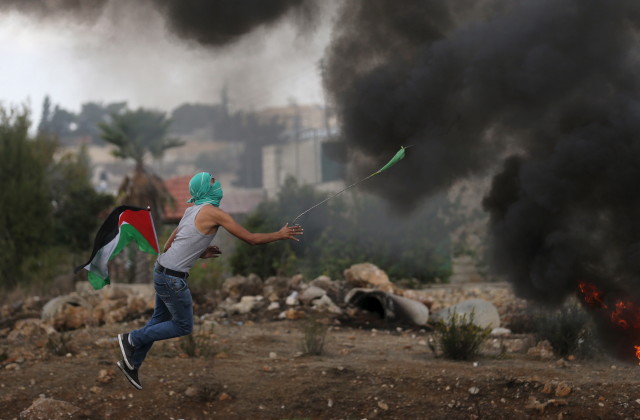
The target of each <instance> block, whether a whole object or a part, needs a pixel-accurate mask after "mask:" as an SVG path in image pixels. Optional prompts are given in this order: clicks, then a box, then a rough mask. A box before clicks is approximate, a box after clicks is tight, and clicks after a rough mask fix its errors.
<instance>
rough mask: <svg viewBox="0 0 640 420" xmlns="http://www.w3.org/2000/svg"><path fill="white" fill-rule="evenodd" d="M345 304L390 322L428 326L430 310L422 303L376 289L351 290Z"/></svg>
mask: <svg viewBox="0 0 640 420" xmlns="http://www.w3.org/2000/svg"><path fill="white" fill-rule="evenodd" d="M345 302H346V303H348V304H351V305H353V306H355V307H357V308H360V309H364V310H367V311H369V312H374V313H378V314H379V315H380V317H381V318H383V319H386V320H388V321H390V322H401V323H407V324H413V325H426V324H427V322H428V321H429V308H427V307H426V306H425V305H424V304H422V303H421V302H418V301H415V300H411V299H407V298H405V297H402V296H398V295H394V294H392V293H386V292H383V291H381V290H374V289H361V288H355V289H351V291H349V293H348V294H347V296H346V297H345Z"/></svg>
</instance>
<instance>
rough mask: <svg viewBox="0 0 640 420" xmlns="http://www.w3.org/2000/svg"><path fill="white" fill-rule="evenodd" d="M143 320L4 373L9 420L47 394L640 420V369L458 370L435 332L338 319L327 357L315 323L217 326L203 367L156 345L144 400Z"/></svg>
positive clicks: (270, 409)
mask: <svg viewBox="0 0 640 420" xmlns="http://www.w3.org/2000/svg"><path fill="white" fill-rule="evenodd" d="M143 322H144V320H143V318H141V319H139V320H136V321H133V322H129V323H128V324H115V325H109V326H102V327H95V328H86V329H80V330H75V331H71V332H69V333H67V336H66V343H65V345H66V347H67V349H68V350H69V354H67V355H63V356H56V355H53V354H51V352H47V353H44V356H43V358H42V359H40V360H32V359H30V358H26V359H25V360H24V361H22V362H21V361H18V363H15V362H14V363H9V362H11V360H9V361H5V362H4V363H3V364H0V367H1V368H0V419H14V418H20V413H21V412H23V411H24V410H25V409H27V408H28V407H29V406H30V405H31V404H32V402H33V401H34V400H36V399H37V398H38V397H39V396H45V397H47V398H53V399H56V400H62V401H66V402H68V403H71V404H73V405H75V406H77V407H79V408H80V411H79V412H78V413H77V414H76V415H75V416H74V417H73V418H89V419H525V418H545V419H640V367H638V366H635V365H630V364H622V363H621V362H617V361H613V360H609V359H602V360H599V361H588V362H585V361H579V360H575V361H564V360H560V361H558V360H556V359H551V360H546V361H544V360H540V359H539V358H534V357H532V356H527V355H526V354H525V353H522V352H507V353H506V354H504V353H503V354H501V353H500V352H499V351H492V350H491V349H485V351H484V353H483V355H482V356H481V357H479V358H478V359H477V360H475V361H469V362H454V361H449V360H445V359H443V358H440V357H436V356H435V355H434V353H433V352H432V350H431V349H430V348H429V346H428V345H427V343H428V342H429V338H430V336H431V334H432V332H431V331H426V330H420V329H401V330H399V329H398V328H396V327H392V326H388V327H387V328H384V327H379V328H371V326H369V327H367V328H362V327H358V326H354V325H350V326H347V325H344V324H342V325H339V324H338V323H337V322H336V321H335V320H331V321H330V324H331V325H330V327H329V330H328V332H327V336H326V342H325V346H324V353H323V354H322V355H320V356H302V355H300V349H301V344H302V341H303V332H304V330H305V329H306V325H308V321H305V320H285V321H254V322H251V321H244V322H242V321H237V320H236V321H234V320H228V321H225V322H222V323H215V324H213V323H210V324H209V325H212V326H213V327H212V328H213V329H212V330H211V332H210V333H208V334H207V335H206V336H205V335H202V334H203V327H200V329H198V328H196V331H195V334H196V335H194V336H195V337H196V340H195V343H197V344H196V346H195V347H196V348H197V349H198V351H199V352H200V353H201V355H200V356H199V357H186V355H185V354H184V351H185V349H186V347H184V346H185V345H186V343H187V341H182V342H181V341H180V340H184V338H183V339H174V340H168V341H166V342H163V343H156V345H155V346H154V348H152V349H151V352H150V353H149V356H148V358H147V362H146V363H145V365H143V367H142V368H141V370H140V379H141V382H142V385H143V387H144V388H143V389H142V390H136V389H134V388H133V387H132V386H131V385H130V384H129V383H128V382H127V381H126V379H125V378H124V377H123V376H122V375H121V373H120V371H119V370H118V369H117V367H116V366H115V362H116V361H117V360H118V359H119V350H118V347H117V342H116V340H115V338H114V337H115V336H116V335H117V333H118V332H123V331H127V330H129V329H133V328H138V327H139V326H141V325H142V323H143ZM506 340H511V339H506ZM520 340H522V337H521V338H520ZM0 344H1V343H0ZM492 348H495V346H493V347H492ZM20 362H21V363H20ZM9 364H11V366H9ZM556 393H557V395H556Z"/></svg>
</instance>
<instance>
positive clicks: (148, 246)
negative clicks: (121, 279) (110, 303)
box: [75, 206, 158, 289]
mask: <svg viewBox="0 0 640 420" xmlns="http://www.w3.org/2000/svg"><path fill="white" fill-rule="evenodd" d="M131 241H135V243H136V245H138V249H139V250H140V251H144V252H147V253H149V254H155V255H157V254H158V238H157V237H156V230H155V229H154V226H153V219H152V218H151V211H150V210H148V209H141V208H139V207H131V206H120V207H116V208H115V209H114V210H113V211H112V212H111V214H110V215H109V216H108V217H107V220H105V221H104V224H103V225H102V227H100V230H98V233H97V234H96V239H95V241H94V243H93V252H92V253H91V258H89V261H87V263H86V264H83V265H81V266H79V267H77V268H76V269H75V272H76V273H77V272H78V271H80V270H82V269H83V268H84V269H85V270H87V271H88V272H89V282H90V283H91V285H92V286H93V288H94V289H102V288H103V287H104V286H105V285H107V284H109V283H110V280H109V272H108V269H107V263H108V262H109V261H111V260H112V259H114V258H115V256H116V255H118V254H119V253H120V251H122V250H123V249H124V247H125V246H127V244H129V242H131Z"/></svg>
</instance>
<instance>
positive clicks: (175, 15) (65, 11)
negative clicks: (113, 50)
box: [0, 0, 320, 47]
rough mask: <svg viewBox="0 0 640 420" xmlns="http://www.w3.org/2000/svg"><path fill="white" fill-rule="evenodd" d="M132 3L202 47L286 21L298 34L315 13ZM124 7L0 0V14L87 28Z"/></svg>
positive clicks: (296, 5) (297, 0)
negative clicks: (69, 21) (147, 8)
mask: <svg viewBox="0 0 640 420" xmlns="http://www.w3.org/2000/svg"><path fill="white" fill-rule="evenodd" d="M136 1H139V2H140V3H141V4H143V5H148V6H150V7H152V8H155V9H156V10H157V11H159V12H160V13H161V14H162V16H163V17H164V19H165V21H166V23H167V27H168V29H169V30H170V31H171V32H173V33H174V34H176V35H177V36H179V37H181V38H182V39H184V40H187V41H195V42H197V43H198V44H201V45H203V46H207V47H222V46H226V45H229V44H232V43H234V42H235V41H237V40H239V39H240V38H241V37H242V36H244V35H246V34H248V33H250V32H251V31H253V30H255V29H257V28H260V27H268V26H271V25H274V24H276V23H279V22H281V21H283V20H285V19H287V20H289V21H292V22H296V23H297V24H298V26H299V28H300V29H301V30H307V29H309V28H313V27H315V21H316V16H317V14H318V12H319V9H320V8H319V6H318V3H317V2H316V0H269V1H264V0H136ZM128 3H129V2H128V0H0V10H5V11H7V10H9V11H17V12H20V13H23V14H26V15H29V16H34V17H37V18H41V19H49V18H69V19H74V20H76V21H80V22H87V23H92V22H93V21H94V20H95V19H96V18H97V17H99V16H100V13H101V12H102V11H103V10H104V8H105V7H106V6H107V5H108V4H109V5H111V6H112V7H116V8H118V7H128V6H130V4H128ZM140 24H141V25H144V22H140ZM141 30H144V28H143V27H141Z"/></svg>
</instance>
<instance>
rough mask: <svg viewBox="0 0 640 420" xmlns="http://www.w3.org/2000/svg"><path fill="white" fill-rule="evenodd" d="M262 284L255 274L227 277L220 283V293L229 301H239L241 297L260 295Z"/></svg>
mask: <svg viewBox="0 0 640 420" xmlns="http://www.w3.org/2000/svg"><path fill="white" fill-rule="evenodd" d="M263 286H264V285H263V283H262V280H261V279H260V277H258V276H257V275H255V274H249V276H248V277H245V276H235V277H229V278H228V279H226V280H225V281H224V283H222V292H223V294H224V295H225V296H226V297H230V298H231V299H236V300H237V299H240V298H241V297H242V296H257V295H261V294H262V288H263Z"/></svg>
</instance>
